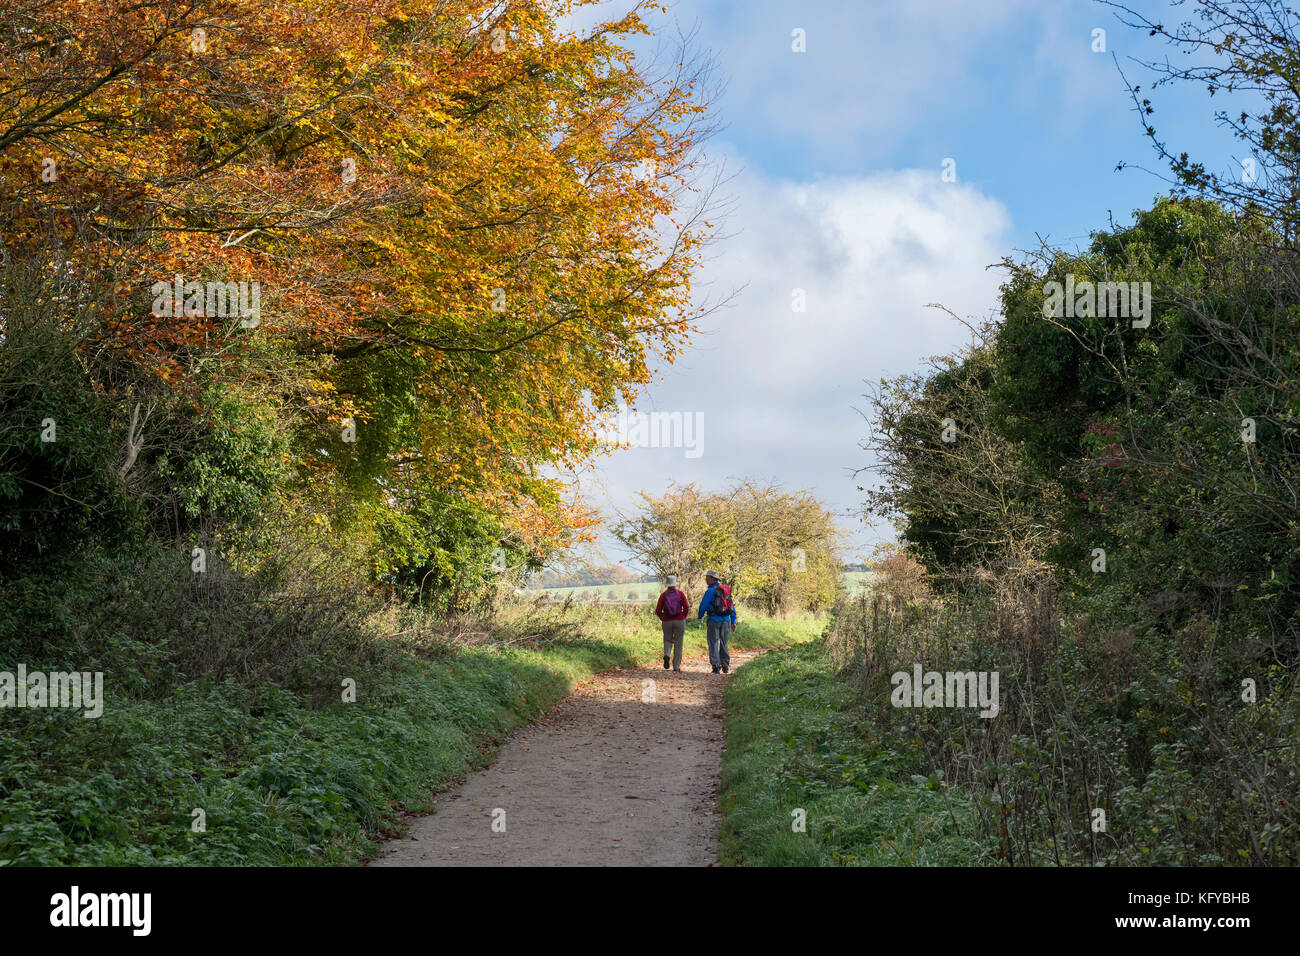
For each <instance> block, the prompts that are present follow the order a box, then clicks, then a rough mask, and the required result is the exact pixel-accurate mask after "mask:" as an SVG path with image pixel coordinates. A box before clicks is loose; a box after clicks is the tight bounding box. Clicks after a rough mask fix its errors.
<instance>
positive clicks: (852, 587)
mask: <svg viewBox="0 0 1300 956" xmlns="http://www.w3.org/2000/svg"><path fill="white" fill-rule="evenodd" d="M870 584H871V572H870V571H846V572H845V573H844V586H845V588H847V589H848V590H849V591H850V592H851V593H852V592H856V591H860V590H862V589H863V588H866V587H868V586H870ZM661 590H663V588H662V587H661V586H660V584H659V582H657V581H648V582H644V583H641V584H600V585H596V584H592V585H589V586H587V587H576V588H529V589H528V590H526V591H524V592H522V593H521V594H520V595H519V597H520V599H522V600H525V601H532V600H535V599H536V598H538V597H541V596H543V595H545V596H546V598H547V600H551V601H563V600H565V599H566V598H570V599H572V600H573V601H575V602H581V603H588V602H596V601H599V602H602V603H606V604H608V603H611V602H615V603H620V604H636V603H647V602H650V601H653V600H654V599H655V598H657V597H658V596H659V592H660V591H661Z"/></svg>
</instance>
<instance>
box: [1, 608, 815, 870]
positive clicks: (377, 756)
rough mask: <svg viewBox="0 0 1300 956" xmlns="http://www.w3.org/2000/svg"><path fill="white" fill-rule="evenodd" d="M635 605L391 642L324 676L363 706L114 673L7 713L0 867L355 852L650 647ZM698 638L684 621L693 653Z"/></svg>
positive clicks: (265, 689) (364, 850) (323, 858)
mask: <svg viewBox="0 0 1300 956" xmlns="http://www.w3.org/2000/svg"><path fill="white" fill-rule="evenodd" d="M643 611H644V613H640V612H637V611H635V610H633V609H631V608H628V609H617V608H614V609H601V610H588V611H585V612H583V613H582V614H581V615H580V616H579V617H576V618H575V620H574V626H573V628H572V631H573V637H572V638H562V639H560V640H556V641H553V642H550V643H545V644H540V645H538V646H534V647H508V646H503V645H502V644H501V643H496V644H493V645H484V646H476V645H467V644H451V645H444V646H440V647H435V648H431V649H429V650H428V651H427V652H425V653H423V654H420V653H416V652H415V651H414V650H412V649H409V648H406V649H395V650H393V651H392V653H390V654H387V655H385V658H384V659H385V661H386V662H387V663H386V665H385V668H384V670H383V671H382V672H380V673H371V674H352V675H349V674H341V675H338V679H337V680H333V679H331V682H332V684H333V686H338V685H339V684H340V683H341V680H342V678H343V677H347V676H352V677H355V679H356V681H357V701H356V702H355V703H343V702H342V701H336V702H335V703H332V704H329V705H327V706H324V707H313V706H311V704H310V702H309V701H307V700H305V699H304V698H303V697H301V696H300V695H297V694H292V693H290V692H288V691H286V690H284V689H282V688H279V687H277V686H276V685H274V684H265V685H262V686H261V687H256V688H250V687H246V686H241V685H238V684H236V683H234V682H223V683H215V682H194V683H187V684H182V685H181V686H180V688H179V691H178V692H177V693H176V694H174V695H172V696H170V697H168V698H167V699H164V700H151V699H148V698H140V697H136V698H131V697H129V696H127V695H125V694H122V693H114V689H113V682H114V675H112V674H111V673H109V674H106V676H105V696H106V698H107V700H108V701H109V702H110V703H109V705H107V706H106V707H105V711H104V714H103V716H102V717H100V718H99V719H97V720H86V719H85V718H83V717H82V716H81V714H80V712H75V713H72V712H66V711H58V710H45V711H40V710H13V709H6V710H4V711H0V795H2V796H3V799H2V800H0V864H16V865H45V866H49V865H66V864H76V865H108V866H113V865H313V864H351V863H356V862H358V861H360V860H361V859H362V858H363V857H364V856H366V855H367V854H373V853H374V852H375V851H376V849H377V848H378V839H379V838H380V837H381V836H382V835H384V834H385V833H388V834H391V833H392V832H393V831H394V829H395V828H398V827H399V826H400V819H401V814H400V812H399V811H401V810H408V811H413V812H421V811H427V810H429V809H430V808H431V804H432V796H433V794H434V793H435V792H437V791H439V790H442V789H445V788H446V787H447V786H449V785H451V784H452V783H454V782H455V781H457V780H458V779H460V778H462V777H463V776H464V775H465V774H466V773H468V772H470V771H472V770H473V769H475V768H477V767H479V766H482V765H483V764H485V763H486V762H487V761H488V760H489V759H490V758H491V756H492V754H493V752H494V750H495V748H496V746H497V745H498V744H499V743H500V742H501V741H502V740H503V739H504V738H505V737H506V736H507V735H508V734H509V733H510V732H511V731H513V730H515V729H516V728H518V727H519V726H521V725H523V724H524V723H527V722H529V721H532V720H534V719H535V718H536V717H538V716H539V715H540V714H542V713H543V712H545V711H546V710H547V709H549V708H550V707H551V706H552V705H553V704H554V703H555V702H556V701H557V700H558V699H559V698H560V697H562V696H564V695H565V694H566V693H568V692H569V691H570V690H571V689H572V688H573V687H574V686H575V685H576V684H577V683H579V682H581V681H583V680H585V679H587V678H589V677H591V676H592V675H594V674H595V673H597V672H598V671H602V670H606V669H609V668H613V667H632V666H636V665H638V664H644V663H648V662H651V661H653V660H655V659H656V658H657V657H658V656H659V654H660V653H661V652H662V641H661V632H660V630H659V627H658V621H657V620H656V619H655V618H654V617H653V615H652V614H651V613H650V612H649V610H648V609H643ZM819 629H820V623H819V622H817V621H815V620H814V619H812V618H811V617H804V618H796V619H794V620H792V621H767V620H762V619H746V620H745V621H744V623H743V624H742V626H741V628H740V630H739V631H738V632H737V633H736V635H735V638H734V641H733V646H735V647H736V648H738V649H743V648H756V647H765V646H771V645H773V644H778V643H790V642H794V641H799V640H809V639H811V638H812V637H813V636H815V635H816V633H817V631H818V630H819ZM704 647H705V644H704V631H703V628H702V626H701V625H699V624H698V623H696V622H691V624H690V626H689V627H688V630H687V652H688V653H701V652H702V651H703V650H704ZM27 663H28V667H29V669H32V670H35V669H38V666H39V665H38V664H36V663H34V662H30V661H29V662H27ZM0 669H5V668H4V667H3V666H0ZM195 809H201V810H203V812H204V814H205V815H206V830H205V831H204V832H201V833H200V832H193V831H192V829H191V824H192V822H193V819H194V818H193V817H192V811H193V810H195Z"/></svg>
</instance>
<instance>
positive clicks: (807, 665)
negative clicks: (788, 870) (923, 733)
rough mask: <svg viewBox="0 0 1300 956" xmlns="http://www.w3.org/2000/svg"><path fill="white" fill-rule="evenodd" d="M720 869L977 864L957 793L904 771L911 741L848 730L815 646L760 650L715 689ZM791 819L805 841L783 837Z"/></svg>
mask: <svg viewBox="0 0 1300 956" xmlns="http://www.w3.org/2000/svg"><path fill="white" fill-rule="evenodd" d="M726 708H727V716H726V730H727V744H726V751H725V753H724V755H723V765H722V790H721V798H720V807H721V810H722V814H723V820H722V826H721V838H722V850H723V862H724V863H727V864H730V865H746V866H844V865H856V866H880V865H944V866H959V865H970V864H973V863H980V862H987V854H986V852H985V850H984V849H983V848H982V847H981V846H980V845H979V844H978V843H976V842H975V841H973V840H972V839H970V838H969V836H967V835H968V834H970V833H971V832H972V826H971V821H970V818H971V811H970V808H969V806H968V804H967V803H966V798H965V795H964V794H961V793H957V792H953V791H952V790H950V789H949V788H948V787H945V786H943V784H942V781H940V780H938V779H936V778H934V777H933V776H931V777H925V776H921V775H917V774H913V773H912V772H911V770H912V769H914V768H915V767H916V765H917V763H918V759H919V753H918V752H917V750H916V748H915V746H914V743H915V742H914V741H891V740H889V739H886V738H882V737H880V736H879V735H877V734H876V733H874V732H873V730H872V728H871V727H869V726H863V725H859V724H858V722H857V720H856V719H855V716H856V715H855V714H854V712H853V707H852V702H851V698H850V696H849V694H848V692H847V690H846V689H845V688H844V687H843V686H842V685H841V684H840V683H839V681H838V680H837V678H836V676H835V673H834V669H833V668H832V666H831V664H830V662H829V661H828V660H827V659H826V657H825V656H824V655H823V654H822V652H821V651H820V649H819V647H818V645H817V644H811V643H809V644H803V645H800V646H797V647H792V648H789V649H786V650H777V651H770V652H768V653H766V654H764V655H763V656H761V657H759V658H757V659H756V660H753V661H751V662H749V663H748V664H745V665H744V666H743V667H740V668H739V669H738V670H737V671H736V673H735V674H734V675H733V676H732V678H731V680H730V681H729V682H728V684H727V697H726ZM796 810H803V811H804V813H805V815H806V816H805V820H806V823H805V832H795V831H794V829H793V825H794V823H795V820H796V817H795V816H794V815H793V814H794V812H795V811H796Z"/></svg>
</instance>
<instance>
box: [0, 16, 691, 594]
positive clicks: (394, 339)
mask: <svg viewBox="0 0 1300 956" xmlns="http://www.w3.org/2000/svg"><path fill="white" fill-rule="evenodd" d="M571 6H573V5H572V4H570V3H568V2H561V0H510V2H501V3H487V2H477V0H446V2H429V0H419V2H417V0H369V2H366V0H360V2H354V0H349V2H330V0H301V2H287V3H286V2H277V3H269V2H265V0H225V2H197V0H196V2H176V0H156V2H127V0H99V2H96V0H80V2H74V0H52V2H33V0H0V13H2V14H3V16H0V24H2V27H0V29H3V35H2V36H0V184H2V185H0V188H2V189H3V199H2V200H0V217H3V219H2V228H3V241H4V249H3V254H4V269H5V281H4V293H3V295H4V303H3V309H2V310H0V314H2V315H3V318H2V319H0V321H3V322H4V324H5V328H4V334H5V342H4V347H5V349H6V350H8V351H9V352H10V354H9V355H8V356H7V357H6V362H8V363H9V364H10V368H9V369H8V371H7V372H6V374H5V376H4V378H3V379H0V382H3V383H5V384H6V385H7V384H8V383H10V382H13V383H15V384H13V386H12V390H13V394H10V393H9V392H8V391H7V392H6V393H5V394H4V396H3V400H4V401H5V402H6V404H7V405H9V406H11V407H12V408H13V409H14V410H15V411H16V410H17V409H18V408H19V407H21V406H22V404H23V399H22V394H23V388H22V387H20V386H21V383H22V382H24V381H27V382H28V383H29V384H30V380H31V379H33V378H34V377H35V378H39V376H38V375H36V374H35V373H34V371H33V369H34V366H33V367H30V368H28V367H22V368H20V367H19V366H20V365H21V362H19V361H18V358H17V356H19V354H20V352H21V350H20V349H19V346H21V345H22V343H23V342H24V341H26V340H27V339H29V338H30V339H31V340H33V341H35V340H36V339H37V338H39V337H41V336H44V335H48V334H57V335H59V336H61V337H62V340H64V341H66V342H68V343H70V344H69V348H70V350H71V354H73V355H74V356H75V358H74V359H73V360H72V361H73V364H74V365H75V366H76V367H77V368H78V369H79V370H80V373H81V374H82V375H84V378H85V381H86V383H87V386H88V387H89V388H90V389H91V390H92V391H93V393H94V397H95V401H96V402H98V403H99V405H100V407H101V409H102V412H103V415H104V416H105V418H106V420H107V427H108V428H109V429H110V431H111V433H112V436H113V437H112V442H111V444H112V446H113V448H115V449H116V451H115V452H114V453H113V455H112V458H113V461H112V462H111V465H112V468H113V469H114V471H115V473H117V474H118V475H119V480H120V481H121V482H122V483H124V484H125V486H126V490H127V492H128V493H130V494H133V495H136V496H138V497H141V498H143V499H144V500H146V501H147V502H152V503H153V505H154V506H155V508H154V510H155V511H159V512H160V513H161V512H168V511H169V512H170V513H171V515H172V516H171V517H169V518H168V523H169V524H171V525H174V526H175V527H176V528H177V529H178V530H179V529H180V528H181V527H182V526H183V525H184V524H185V520H184V518H183V515H181V511H184V510H185V509H183V508H182V509H178V508H177V506H176V495H175V493H174V490H173V489H169V487H168V486H169V484H170V483H174V481H175V480H177V479H176V476H177V475H179V474H181V472H182V471H183V470H184V468H185V467H187V466H186V465H185V463H184V461H181V460H180V459H181V458H186V457H187V456H188V458H193V457H194V456H196V455H197V456H201V455H203V454H205V453H206V452H205V451H204V449H205V448H208V450H209V451H211V448H210V446H211V444H212V438H211V434H210V433H211V431H212V429H213V428H217V427H236V428H237V427H239V426H238V425H237V424H231V422H232V421H233V422H238V421H240V420H251V419H257V420H259V421H263V424H264V426H265V429H264V430H265V432H266V434H263V435H261V436H260V437H259V438H258V440H257V441H253V442H252V444H251V447H256V448H262V449H263V452H259V453H256V454H253V453H251V452H250V453H249V454H248V455H245V454H244V453H243V452H241V453H240V456H241V458H255V459H259V460H261V459H265V458H266V456H268V455H273V456H278V457H279V458H281V459H283V458H285V456H288V457H289V458H291V460H292V465H293V470H294V471H295V472H296V473H297V475H298V483H299V485H300V486H301V487H302V488H303V489H307V491H305V492H304V493H306V494H308V495H309V496H310V497H312V498H313V499H314V500H315V502H316V505H319V507H315V506H312V507H308V508H307V509H306V510H308V511H313V512H315V513H316V515H317V518H318V519H319V520H321V521H324V522H326V523H328V524H331V525H333V526H337V527H341V526H342V525H345V524H349V523H352V524H357V523H358V522H359V523H360V526H364V527H366V528H368V529H369V530H370V531H371V532H373V533H375V534H376V535H377V536H378V538H377V543H376V545H375V546H376V548H378V550H379V551H380V552H384V553H385V554H387V555H388V558H387V559H383V560H379V561H378V563H377V567H387V568H389V569H390V570H391V567H392V562H393V561H397V559H396V558H395V557H394V555H395V554H397V553H402V554H405V557H403V558H402V559H401V560H410V559H412V555H413V554H414V551H418V550H419V549H418V548H414V551H412V539H413V538H418V537H419V536H420V532H419V531H418V530H416V529H408V531H407V532H405V533H404V537H403V542H404V543H403V544H400V545H399V546H396V547H389V546H388V544H386V543H384V542H383V541H382V539H383V537H384V534H385V533H388V532H385V531H383V530H382V528H380V525H382V524H383V523H384V522H391V517H392V516H391V514H389V515H387V516H386V517H384V519H383V521H378V519H377V518H376V515H377V513H379V512H392V511H393V510H394V509H396V510H397V511H399V512H400V511H402V510H403V509H405V508H407V507H408V506H410V505H412V504H413V503H414V502H416V501H419V500H426V501H427V500H430V499H437V500H441V501H446V502H449V503H452V502H464V501H473V502H474V503H475V505H476V506H481V507H486V508H488V510H489V511H491V512H493V513H496V514H498V515H502V516H507V517H508V520H509V523H510V534H511V535H512V536H513V540H516V541H517V542H519V543H520V545H521V547H522V548H523V549H524V551H528V550H530V549H535V548H544V547H546V546H548V545H549V544H554V543H555V542H559V541H563V540H565V539H566V538H568V537H571V536H572V535H573V534H574V533H578V532H580V531H581V528H582V526H583V524H584V521H585V518H584V513H583V512H582V509H581V508H575V507H573V506H572V505H571V499H570V498H569V497H568V496H567V495H566V493H565V492H564V490H563V489H562V488H561V487H560V486H559V485H558V484H556V483H555V481H554V480H551V479H544V478H542V477H539V472H540V470H541V466H545V465H561V466H573V465H578V464H581V463H582V462H583V461H585V460H586V459H587V458H588V457H589V456H590V455H592V454H593V453H595V451H596V449H597V447H598V445H597V442H596V428H597V426H598V423H599V417H600V415H601V414H602V413H604V412H605V411H607V410H608V409H610V408H612V407H613V406H614V405H615V404H616V403H618V402H619V401H630V400H632V399H633V398H634V397H635V394H636V391H637V389H638V388H639V386H640V385H642V384H643V383H645V382H646V381H647V380H648V378H649V375H650V369H651V364H652V360H654V358H655V357H656V356H658V357H661V358H663V359H665V360H667V361H671V360H672V359H673V358H674V357H675V355H676V354H677V353H678V351H679V350H680V349H681V348H682V347H683V346H684V344H685V342H686V340H687V336H688V335H689V333H690V331H691V329H692V326H693V322H694V320H695V319H696V318H698V314H699V313H698V308H699V306H698V304H697V303H695V302H694V301H693V299H692V296H691V288H690V280H691V276H692V273H693V271H694V269H695V267H696V265H697V261H698V259H697V257H698V254H699V251H700V248H701V245H702V243H704V242H705V241H707V238H708V234H709V232H710V230H711V228H712V224H711V220H710V216H711V214H712V211H713V209H714V204H713V188H714V187H715V186H716V179H714V180H710V179H709V178H708V177H707V172H706V170H705V169H704V167H703V166H702V165H701V159H700V152H699V150H700V146H701V144H702V142H703V141H704V139H705V138H706V137H707V135H708V133H709V132H710V122H711V120H710V118H709V113H708V106H709V98H710V96H711V94H712V89H711V79H710V73H709V64H708V62H707V60H705V59H704V58H702V57H700V56H698V55H696V54H694V53H693V52H692V50H691V47H692V43H691V38H690V37H678V38H677V40H678V42H677V43H675V44H671V45H670V48H669V49H668V51H667V52H666V53H665V54H664V55H663V56H661V57H659V58H657V59H656V60H654V61H649V60H646V59H645V58H644V57H642V58H638V57H635V56H633V54H632V53H631V52H630V50H629V49H628V45H627V44H628V40H629V38H631V37H635V36H638V35H645V34H648V32H649V28H648V26H647V23H646V20H645V19H644V18H643V12H644V11H645V10H646V8H647V7H648V6H649V5H646V6H643V7H638V8H637V9H634V10H633V11H632V12H630V13H628V14H626V15H624V16H622V17H620V18H618V19H616V20H613V21H610V22H606V23H602V24H600V25H598V26H596V27H595V28H593V29H590V30H587V31H585V32H581V33H576V34H575V33H571V32H566V31H565V30H564V29H563V28H562V26H561V18H562V17H563V16H564V14H566V13H567V12H569V10H570V8H571ZM231 283H233V284H234V285H233V286H232V285H230V284H231ZM254 283H255V284H256V289H255V290H254V291H255V292H256V294H257V296H256V301H257V302H258V303H259V306H258V310H257V312H258V314H257V315H256V316H249V315H247V314H241V313H240V312H238V311H232V310H230V309H224V310H220V311H223V312H225V314H213V312H214V310H213V309H212V308H211V307H210V303H211V302H212V300H213V294H214V292H213V290H214V286H217V287H229V288H230V289H231V290H232V292H233V290H235V289H236V288H238V289H240V290H242V291H243V292H247V291H248V286H249V284H254ZM217 291H220V290H219V289H218V290H217ZM250 298H251V297H250V296H247V295H246V296H245V298H244V299H242V300H240V301H242V302H247V301H249V299H250ZM173 300H175V301H177V302H178V303H179V304H181V305H182V308H181V309H180V310H179V312H180V314H177V311H178V310H176V309H166V308H163V309H160V308H159V307H158V303H159V301H162V302H163V303H164V304H166V303H168V302H171V301H173ZM245 312H247V309H245ZM21 354H23V355H27V356H28V357H29V358H30V355H31V354H32V353H31V350H28V351H27V352H21ZM29 364H30V363H29ZM29 397H30V396H29ZM151 408H152V409H153V411H152V412H151V414H149V415H148V416H147V417H146V412H149V410H150V409H151ZM232 409H244V410H248V409H252V410H253V411H252V412H250V413H249V414H247V415H246V414H244V412H232ZM267 416H270V418H272V419H274V421H273V422H270V421H268V420H267ZM222 421H226V422H227V424H226V425H225V426H219V425H218V424H217V423H218V422H222ZM225 444H229V443H225ZM177 449H185V450H186V451H185V455H181V456H179V457H178V453H177ZM270 449H275V451H274V453H272V452H271V451H270ZM221 455H224V456H226V458H229V455H230V449H229V448H227V447H224V445H223V447H222V448H221V449H220V455H218V457H220V456H221ZM30 458H31V452H30V449H28V450H20V449H16V448H12V447H9V446H6V447H5V448H4V449H3V450H0V472H4V473H6V474H8V475H9V476H10V478H11V480H12V483H16V485H17V486H18V487H21V488H22V492H21V493H22V494H23V495H24V496H28V495H40V494H48V493H50V492H42V491H40V489H38V488H35V487H33V486H32V485H30V484H26V483H24V481H23V469H24V467H25V466H24V464H23V462H24V461H28V462H29V463H30ZM128 459H129V463H128ZM211 464H212V467H211V468H209V469H208V470H209V471H212V470H215V471H217V472H223V473H225V472H230V473H231V474H233V473H234V472H235V471H238V470H239V469H240V468H247V467H248V461H238V462H237V461H229V460H223V461H216V460H215V459H214V460H213V462H212V463H211ZM205 467H206V466H205ZM169 476H170V477H169ZM232 480H233V479H232ZM270 484H272V485H274V486H275V488H279V489H282V487H283V486H282V479H281V478H280V477H277V478H276V479H275V481H274V482H271V483H270ZM47 487H48V486H47ZM53 491H54V492H59V491H60V489H59V488H58V487H54V488H53ZM64 491H65V492H66V491H67V490H66V489H64ZM268 493H269V488H268ZM277 493H278V492H277ZM74 497H75V496H74ZM199 497H200V498H201V497H202V496H201V495H200V496H199ZM219 497H220V496H219V495H218V496H216V497H215V498H213V500H212V501H209V502H208V503H207V504H204V502H203V501H201V500H198V499H194V498H193V495H191V499H193V500H190V501H189V511H190V512H191V513H192V517H194V518H195V520H199V518H200V517H201V519H202V520H203V521H204V522H207V523H211V522H213V521H215V522H217V523H220V521H221V518H222V515H221V511H222V508H221V506H220V505H219V504H217V503H216V502H217V499H219ZM326 499H328V500H329V505H328V506H326V505H324V504H322V502H324V501H325V500H326ZM160 502H161V503H162V504H160ZM168 502H169V503H168ZM449 506H450V505H449ZM377 522H378V523H377ZM390 531H391V529H390ZM389 543H391V542H389ZM385 561H388V564H385ZM398 563H400V561H398ZM416 563H417V564H418V563H419V560H418V559H416Z"/></svg>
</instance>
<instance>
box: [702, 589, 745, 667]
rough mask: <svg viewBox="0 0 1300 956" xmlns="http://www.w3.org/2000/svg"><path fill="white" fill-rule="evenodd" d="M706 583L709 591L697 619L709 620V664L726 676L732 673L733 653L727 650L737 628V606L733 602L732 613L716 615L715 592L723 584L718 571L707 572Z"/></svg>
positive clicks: (707, 627)
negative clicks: (714, 606)
mask: <svg viewBox="0 0 1300 956" xmlns="http://www.w3.org/2000/svg"><path fill="white" fill-rule="evenodd" d="M704 583H705V584H707V585H708V586H709V587H708V590H707V591H705V592H704V597H703V598H702V599H701V600H700V613H699V614H698V615H696V619H697V620H698V619H701V618H704V617H707V618H708V621H707V622H706V624H705V628H706V630H705V635H706V637H707V639H708V642H709V663H710V664H712V665H713V673H715V674H716V673H717V672H718V671H719V670H721V671H722V673H724V674H728V673H730V672H731V653H730V652H729V651H728V650H727V642H728V641H729V640H730V639H731V631H732V629H733V628H735V626H736V623H737V621H736V605H735V602H732V605H731V611H730V612H729V613H727V614H714V613H712V609H713V592H714V590H715V589H716V588H717V586H718V585H719V584H720V583H721V578H719V577H718V572H717V571H712V570H710V571H705V572H704Z"/></svg>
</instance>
